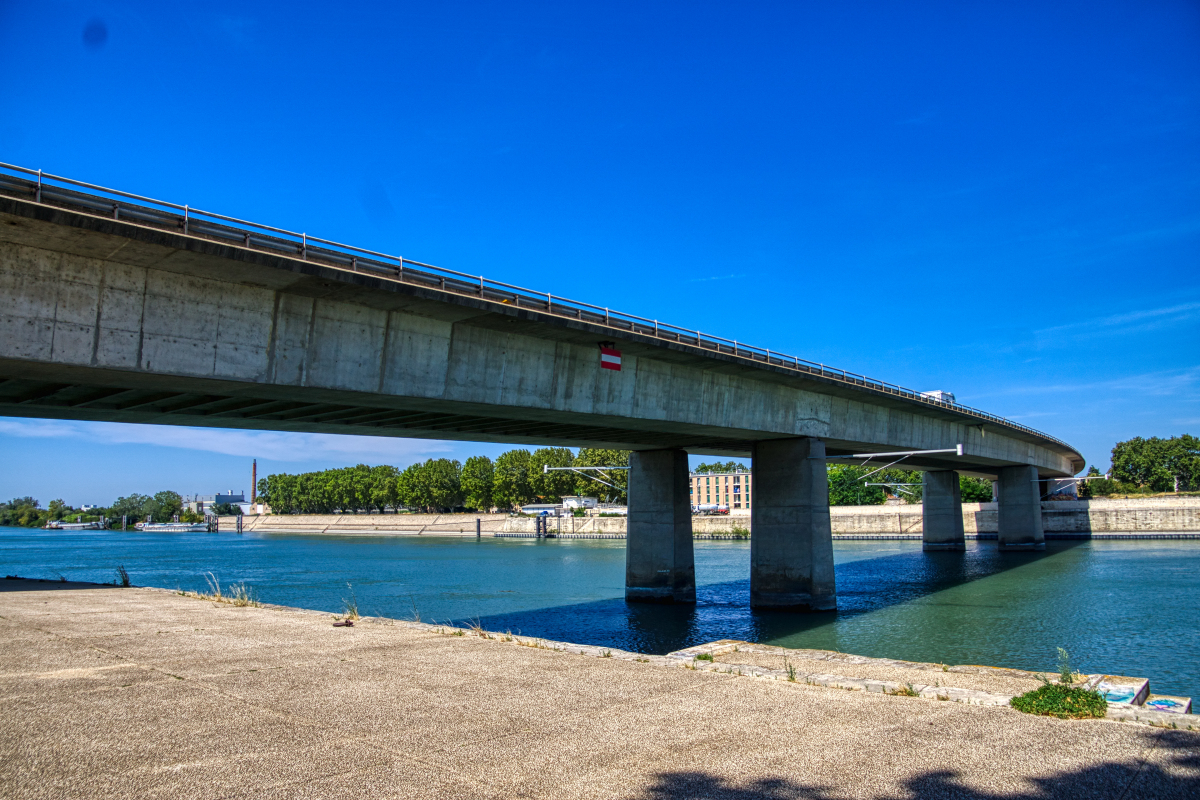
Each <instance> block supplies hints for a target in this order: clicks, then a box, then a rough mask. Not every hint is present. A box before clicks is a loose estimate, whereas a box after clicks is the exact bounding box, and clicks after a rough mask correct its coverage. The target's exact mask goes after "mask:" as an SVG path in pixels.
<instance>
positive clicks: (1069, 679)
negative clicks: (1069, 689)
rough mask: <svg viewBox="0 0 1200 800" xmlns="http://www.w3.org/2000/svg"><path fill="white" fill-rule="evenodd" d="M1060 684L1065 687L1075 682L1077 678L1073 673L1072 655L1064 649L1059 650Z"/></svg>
mask: <svg viewBox="0 0 1200 800" xmlns="http://www.w3.org/2000/svg"><path fill="white" fill-rule="evenodd" d="M1058 682H1059V683H1061V684H1063V685H1070V684H1072V683H1074V682H1075V676H1074V675H1073V674H1072V673H1071V654H1070V653H1068V652H1067V651H1066V649H1065V648H1062V647H1060V648H1058Z"/></svg>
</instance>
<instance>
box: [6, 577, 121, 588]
mask: <svg viewBox="0 0 1200 800" xmlns="http://www.w3.org/2000/svg"><path fill="white" fill-rule="evenodd" d="M119 588H121V587H119V586H116V585H115V584H111V583H84V582H82V581H52V580H47V579H45V578H21V577H12V576H10V575H5V576H4V580H0V592H63V591H70V590H74V589H119Z"/></svg>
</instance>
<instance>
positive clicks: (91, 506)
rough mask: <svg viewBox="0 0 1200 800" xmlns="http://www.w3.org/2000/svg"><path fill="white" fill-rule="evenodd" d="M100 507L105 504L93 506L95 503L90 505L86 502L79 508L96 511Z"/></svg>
mask: <svg viewBox="0 0 1200 800" xmlns="http://www.w3.org/2000/svg"><path fill="white" fill-rule="evenodd" d="M98 508H104V506H93V505H88V504H87V503H84V504H83V505H81V506H80V507H79V510H80V511H95V510H96V509H98Z"/></svg>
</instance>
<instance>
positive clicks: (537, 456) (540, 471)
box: [529, 447, 576, 503]
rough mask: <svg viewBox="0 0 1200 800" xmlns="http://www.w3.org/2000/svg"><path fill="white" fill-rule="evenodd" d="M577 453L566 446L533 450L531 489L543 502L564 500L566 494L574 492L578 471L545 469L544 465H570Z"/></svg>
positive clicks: (530, 477)
mask: <svg viewBox="0 0 1200 800" xmlns="http://www.w3.org/2000/svg"><path fill="white" fill-rule="evenodd" d="M574 464H575V454H574V453H572V452H571V451H570V450H569V449H568V448H566V447H543V448H541V449H540V450H535V451H533V455H532V456H531V457H530V459H529V489H530V491H531V492H532V493H533V496H534V497H536V498H537V499H538V500H540V501H541V502H543V503H559V502H562V498H563V496H564V495H569V494H574V491H575V475H576V473H574V472H570V471H567V470H553V471H550V472H546V471H544V467H546V466H551V467H570V466H574Z"/></svg>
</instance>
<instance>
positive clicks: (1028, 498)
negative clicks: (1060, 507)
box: [996, 466, 1046, 550]
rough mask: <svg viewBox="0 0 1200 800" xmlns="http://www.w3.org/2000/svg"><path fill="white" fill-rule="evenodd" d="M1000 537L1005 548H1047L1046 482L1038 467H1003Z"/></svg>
mask: <svg viewBox="0 0 1200 800" xmlns="http://www.w3.org/2000/svg"><path fill="white" fill-rule="evenodd" d="M998 478H999V480H998V481H997V483H998V484H999V486H998V489H999V493H998V497H997V501H996V504H997V511H998V512H999V513H998V515H997V516H998V522H997V531H998V534H997V537H996V538H997V539H998V540H999V544H1000V549H1001V550H1045V549H1046V535H1045V533H1044V532H1043V531H1042V496H1041V486H1042V484H1041V483H1040V481H1039V480H1038V471H1037V467H1034V466H1019V467H1001V468H1000V470H999V475H998Z"/></svg>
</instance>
